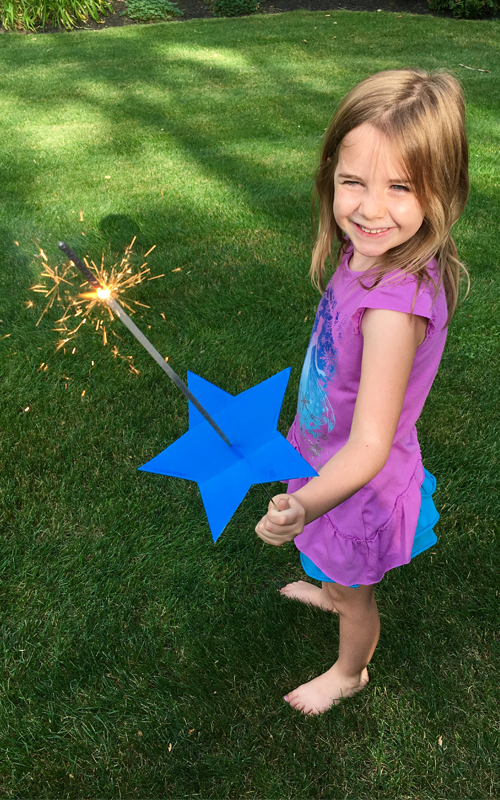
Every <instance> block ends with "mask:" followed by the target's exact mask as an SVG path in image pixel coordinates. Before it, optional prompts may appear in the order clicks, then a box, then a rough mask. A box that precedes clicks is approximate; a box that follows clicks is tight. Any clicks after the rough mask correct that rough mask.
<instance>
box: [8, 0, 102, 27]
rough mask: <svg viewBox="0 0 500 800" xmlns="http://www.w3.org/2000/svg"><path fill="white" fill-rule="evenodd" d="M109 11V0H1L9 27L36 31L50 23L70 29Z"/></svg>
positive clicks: (97, 20) (98, 19) (99, 17)
mask: <svg viewBox="0 0 500 800" xmlns="http://www.w3.org/2000/svg"><path fill="white" fill-rule="evenodd" d="M109 11H112V8H111V6H110V4H109V2H108V0H0V22H1V23H2V25H3V26H4V28H6V29H7V30H16V28H17V29H21V30H28V31H34V30H36V28H37V27H42V28H45V26H46V25H54V27H57V28H68V29H69V28H74V27H75V26H76V25H78V23H79V22H86V21H87V20H88V18H89V17H91V18H92V19H93V20H95V21H96V22H99V21H100V19H101V15H103V14H107V13H108V12H109Z"/></svg>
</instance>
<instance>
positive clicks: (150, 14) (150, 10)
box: [122, 0, 182, 22]
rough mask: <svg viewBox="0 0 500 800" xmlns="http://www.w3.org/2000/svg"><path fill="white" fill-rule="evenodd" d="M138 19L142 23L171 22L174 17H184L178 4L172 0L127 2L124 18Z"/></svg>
mask: <svg viewBox="0 0 500 800" xmlns="http://www.w3.org/2000/svg"><path fill="white" fill-rule="evenodd" d="M124 16H127V17H130V19H136V20H139V21H141V22H149V21H151V20H156V21H158V20H171V19H173V18H174V17H182V11H180V10H179V6H178V5H177V3H172V2H171V0H127V10H126V11H124V12H123V14H122V17H124Z"/></svg>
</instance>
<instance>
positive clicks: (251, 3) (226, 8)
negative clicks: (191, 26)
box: [206, 0, 259, 17]
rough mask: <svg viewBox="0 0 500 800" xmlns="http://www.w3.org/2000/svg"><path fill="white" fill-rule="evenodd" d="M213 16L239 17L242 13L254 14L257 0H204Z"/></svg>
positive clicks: (257, 3) (257, 4)
mask: <svg viewBox="0 0 500 800" xmlns="http://www.w3.org/2000/svg"><path fill="white" fill-rule="evenodd" d="M206 3H207V6H208V7H209V9H210V11H211V12H212V15H213V16H214V17H241V16H243V15H244V14H254V13H255V12H256V11H257V9H258V7H259V2H258V0H206Z"/></svg>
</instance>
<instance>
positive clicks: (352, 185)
mask: <svg viewBox="0 0 500 800" xmlns="http://www.w3.org/2000/svg"><path fill="white" fill-rule="evenodd" d="M334 181H335V199H334V201H333V214H334V216H335V219H336V221H337V224H338V225H339V227H340V228H341V229H342V230H343V231H344V233H346V234H347V236H348V237H349V239H350V240H351V242H352V244H353V246H354V252H353V255H352V258H351V261H350V264H349V266H350V268H351V269H352V270H354V271H355V272H363V271H364V270H366V269H370V267H373V266H374V264H376V262H377V259H379V258H380V256H382V255H383V254H384V253H386V252H387V251H388V250H390V249H391V248H393V247H397V246H398V245H400V244H403V243H404V242H407V241H408V239H411V237H412V236H414V235H415V233H416V232H417V231H418V229H419V228H420V226H421V225H422V222H423V220H424V213H423V211H422V208H421V206H420V203H419V202H418V200H417V198H416V196H415V194H414V193H413V191H412V189H411V186H410V185H409V183H408V181H407V180H406V179H405V177H404V170H403V169H402V168H401V166H400V164H399V159H398V154H397V152H395V149H394V147H393V146H392V145H391V143H390V141H389V140H388V138H387V137H386V136H385V135H384V134H383V133H381V132H380V131H379V130H378V129H377V128H375V127H373V126H372V125H370V124H369V123H364V124H363V125H359V126H358V127H357V128H354V130H352V131H350V133H348V134H347V136H345V137H344V140H343V141H342V145H341V147H340V155H339V162H338V164H337V168H336V170H335V177H334Z"/></svg>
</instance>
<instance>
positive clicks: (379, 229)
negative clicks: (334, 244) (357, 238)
mask: <svg viewBox="0 0 500 800" xmlns="http://www.w3.org/2000/svg"><path fill="white" fill-rule="evenodd" d="M359 227H360V228H361V230H362V231H364V232H365V233H383V231H388V230H389V228H377V229H376V230H373V231H371V230H370V229H369V228H363V226H362V225H360V226H359Z"/></svg>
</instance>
